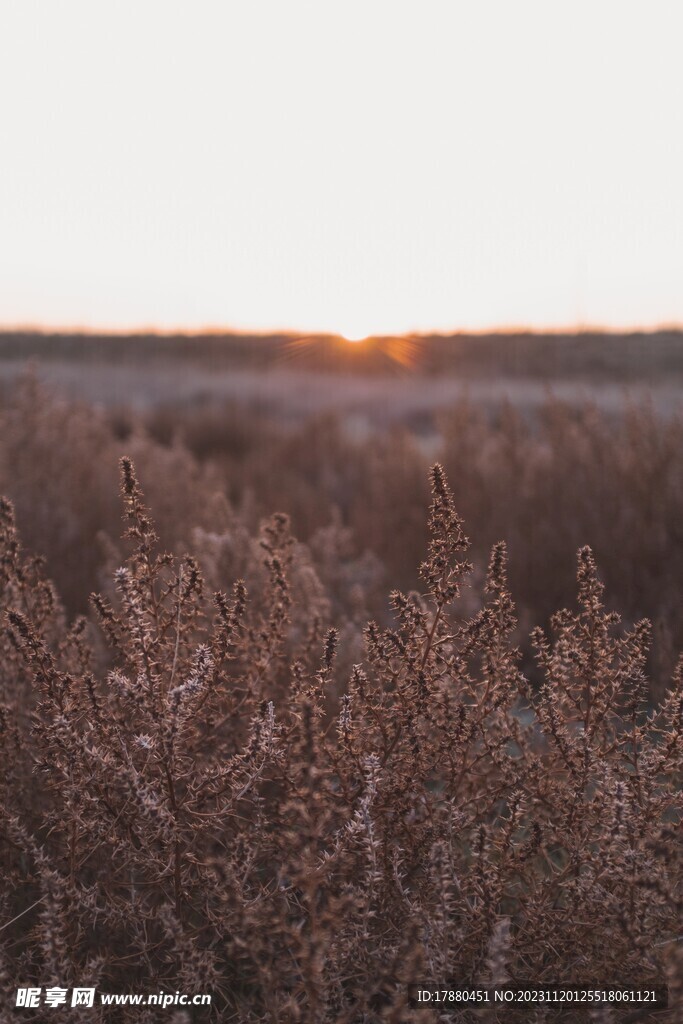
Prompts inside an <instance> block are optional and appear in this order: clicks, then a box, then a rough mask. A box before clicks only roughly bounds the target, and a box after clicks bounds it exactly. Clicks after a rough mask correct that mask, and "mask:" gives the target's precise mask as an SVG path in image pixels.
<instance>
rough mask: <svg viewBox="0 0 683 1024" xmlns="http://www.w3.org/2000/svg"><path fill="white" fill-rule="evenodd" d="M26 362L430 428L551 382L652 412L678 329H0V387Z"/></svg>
mask: <svg viewBox="0 0 683 1024" xmlns="http://www.w3.org/2000/svg"><path fill="white" fill-rule="evenodd" d="M29 361H31V362H32V364H33V365H34V367H35V370H36V373H37V375H38V377H39V378H40V379H42V380H44V381H46V382H49V383H52V384H54V385H56V386H57V387H58V389H59V390H60V391H61V392H63V393H64V394H66V395H68V396H69V397H71V398H76V399H83V400H86V401H89V402H95V403H100V404H103V405H105V406H108V407H117V406H122V405H125V406H131V407H135V408H138V409H141V410H144V409H150V408H153V407H161V406H169V405H171V406H177V407H182V408H193V407H197V406H206V405H211V406H215V407H221V406H225V405H233V404H234V403H236V402H239V404H240V405H244V406H247V407H249V408H250V409H251V410H252V411H255V412H257V413H258V414H260V415H261V416H263V417H265V418H268V419H277V420H282V421H293V422H300V421H301V420H302V419H305V418H307V417H309V416H311V415H318V414H320V413H322V412H335V413H337V414H340V415H341V416H342V417H343V419H344V420H345V422H346V424H347V426H349V427H350V428H351V429H352V430H361V431H363V430H366V429H368V428H373V427H377V426H384V425H387V424H390V423H393V422H402V423H406V424H408V425H410V426H411V427H412V428H413V429H414V430H415V431H416V432H417V433H430V431H431V425H432V417H433V414H434V413H435V411H436V410H439V409H442V408H446V407H448V406H450V405H452V404H453V403H454V402H456V401H459V400H460V399H461V398H462V396H463V394H466V395H467V396H468V398H469V399H470V400H471V401H473V402H475V403H476V404H478V405H480V406H483V407H487V406H491V407H493V406H495V405H496V404H498V403H499V402H500V400H501V399H502V398H506V399H508V400H510V401H511V402H512V403H513V404H514V405H515V406H516V407H517V408H520V409H522V410H524V409H527V408H530V409H533V408H535V407H537V406H538V405H539V404H542V403H543V402H544V401H545V399H546V397H547V395H548V392H549V391H551V392H552V394H553V395H554V396H555V397H557V398H561V399H563V400H567V401H570V402H577V401H584V400H591V401H594V402H596V404H598V405H599V406H600V407H601V408H603V409H604V410H606V411H608V412H611V411H614V410H617V409H619V408H620V407H621V406H622V405H623V402H624V398H625V396H629V395H630V396H631V397H632V398H637V399H640V398H642V397H644V395H645V394H647V395H648V396H651V397H652V399H653V402H654V404H655V406H656V408H658V409H659V410H661V411H662V412H669V411H671V410H672V409H674V408H676V407H677V405H678V403H679V400H680V395H681V385H683V334H681V333H680V332H675V331H670V332H660V333H656V334H630V335H596V334H577V335H530V334H518V335H517V334H514V335H513V334H510V335H486V336H473V335H455V336H452V337H419V338H418V337H415V338H410V339H388V338H378V339H370V340H368V341H365V342H361V343H360V344H350V343H348V342H346V341H344V340H343V339H340V338H332V337H319V338H316V337H306V338H296V337H288V336H286V335H272V336H243V335H227V334H226V335H203V336H180V335H179V336H160V335H131V336H118V335H117V336H104V335H82V334H81V335H79V334H71V335H66V334H52V335H48V334H45V335H41V334H28V333H26V334H21V333H5V334H0V385H3V386H4V387H5V388H7V387H8V386H10V387H11V383H12V381H13V380H15V379H16V378H17V376H18V375H21V374H22V373H24V372H25V369H26V365H27V363H28V362H29Z"/></svg>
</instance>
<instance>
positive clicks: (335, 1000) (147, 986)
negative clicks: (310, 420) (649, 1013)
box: [0, 459, 683, 1024]
mask: <svg viewBox="0 0 683 1024" xmlns="http://www.w3.org/2000/svg"><path fill="white" fill-rule="evenodd" d="M121 471H122V493H123V501H124V512H125V518H126V522H127V531H126V536H127V538H128V542H129V544H130V545H131V551H130V554H129V557H128V558H127V559H126V561H125V563H124V565H123V566H122V567H121V568H119V569H117V570H116V572H115V574H114V585H115V590H113V591H112V592H111V595H107V594H99V595H93V597H92V605H93V618H92V620H86V619H85V618H79V619H77V620H76V621H75V622H73V623H72V624H68V623H67V622H66V617H65V615H64V612H63V610H62V608H61V606H60V603H59V600H58V598H57V596H56V594H55V592H54V588H53V587H52V586H51V584H49V583H48V582H46V581H45V580H44V579H43V578H42V570H41V566H40V565H39V564H38V563H36V562H35V560H30V559H27V558H26V557H25V556H24V555H23V554H22V552H21V550H20V548H19V545H18V541H17V535H16V529H15V525H14V519H13V511H12V508H11V506H10V504H9V503H8V502H4V503H3V504H2V506H1V509H0V516H1V523H0V594H1V595H2V603H3V621H4V631H3V634H2V661H1V662H0V679H1V681H2V708H1V718H0V724H1V725H2V733H1V738H2V744H3V751H2V756H3V760H4V763H5V764H7V765H8V766H9V772H8V774H7V778H6V780H5V786H4V790H3V793H2V799H3V808H2V815H3V816H2V839H3V847H2V848H3V861H4V864H3V867H4V881H3V883H2V884H3V890H2V907H3V918H2V921H1V922H0V927H2V932H1V933H0V937H1V938H2V940H3V942H4V965H5V967H4V970H5V978H6V981H7V987H8V989H9V990H10V993H11V992H12V990H13V987H16V985H19V984H21V985H29V984H36V985H42V986H46V985H51V984H61V985H64V986H76V985H87V984H92V985H96V986H97V987H98V988H99V989H100V990H101V991H104V992H132V991H141V992H155V991H158V990H159V989H162V990H166V991H170V992H175V991H176V990H181V991H185V992H189V993H193V992H203V991H206V992H210V993H211V994H212V995H213V1007H212V1009H211V1011H208V1012H210V1014H212V1015H213V1016H214V1017H215V1019H220V1020H225V1021H230V1020H231V1021H244V1022H254V1024H255V1022H260V1021H269V1022H275V1021H285V1022H287V1021H292V1022H294V1021H306V1022H311V1024H312V1022H327V1021H335V1022H339V1024H341V1022H348V1024H351V1022H355V1021H358V1022H374V1021H394V1022H399V1021H422V1020H424V1021H429V1020H437V1019H439V1018H438V1015H437V1014H436V1012H435V1011H433V1010H431V1009H413V1008H411V1007H410V1006H409V1003H408V987H409V986H410V985H411V984H413V983H417V982H431V983H434V984H443V983H444V982H447V981H455V980H458V981H460V982H462V981H468V982H472V983H474V982H480V983H484V982H502V981H505V980H512V981H514V980H533V981H534V982H538V983H547V982H563V983H573V982H574V983H585V982H590V983H594V984H595V985H606V984H614V983H622V984H628V985H633V984H636V983H638V984H643V985H645V984H648V985H649V984H652V983H654V982H657V981H663V980H665V979H666V978H668V979H669V980H670V982H671V986H672V998H673V1000H674V1002H675V1000H676V998H677V996H676V992H677V986H679V987H680V984H681V964H680V955H679V951H680V946H679V940H680V930H681V928H680V921H681V910H682V895H681V877H682V874H681V852H682V851H681V844H680V820H681V809H682V808H681V785H680V784H681V770H682V768H683V735H682V733H683V674H682V672H681V670H680V669H679V670H678V671H677V673H676V675H675V678H674V680H673V685H672V687H671V689H670V691H669V692H668V693H667V695H666V696H665V699H664V700H663V701H662V702H661V703H660V705H658V706H657V707H656V708H651V707H650V706H649V705H648V699H647V694H648V681H647V678H646V675H645V668H644V667H645V663H646V657H647V653H648V647H649V644H650V629H649V625H648V623H646V622H644V621H643V622H639V623H637V624H636V625H635V626H634V627H633V628H631V629H628V630H623V629H620V623H619V618H618V616H616V615H615V614H614V613H610V612H607V611H606V610H605V607H604V605H603V597H602V585H601V583H600V581H599V578H598V574H597V570H596V566H595V563H594V560H593V556H592V553H591V551H590V550H589V549H588V548H583V549H582V550H581V551H580V552H579V557H578V607H577V610H576V611H573V612H572V611H568V610H564V611H561V612H559V613H558V614H557V615H555V616H554V618H553V620H552V629H551V632H550V633H549V634H548V635H546V634H544V633H543V632H542V631H540V630H536V631H535V632H534V633H533V636H532V642H533V644H534V647H535V650H536V654H537V663H538V673H539V675H540V678H541V684H540V686H538V685H534V686H532V685H531V683H530V682H529V681H528V679H527V678H526V676H525V675H524V674H523V673H522V672H521V670H520V652H519V650H518V649H517V647H516V646H515V642H514V636H515V629H516V622H515V612H514V605H513V601H512V598H511V596H510V593H509V589H508V584H507V570H506V549H505V545H504V544H502V543H500V544H497V545H496V546H495V547H494V548H493V551H492V553H491V557H490V561H489V566H488V572H487V574H486V580H485V585H484V587H483V593H482V595H481V597H480V598H478V599H477V600H476V601H474V600H473V598H472V596H471V595H469V594H466V593H464V591H465V588H467V587H468V581H469V580H470V578H471V574H472V566H471V565H470V563H469V562H468V560H467V552H468V548H469V541H468V539H467V537H466V536H465V533H464V526H463V523H462V521H461V520H460V518H459V516H458V515H457V513H456V511H455V509H454V505H453V499H452V495H451V492H450V490H449V487H448V484H447V482H446V479H445V476H444V473H443V470H442V469H441V467H440V466H438V465H437V466H435V467H434V468H433V469H432V473H431V483H432V504H431V509H430V515H429V547H428V552H427V558H426V560H425V562H424V563H423V565H422V567H421V570H420V574H421V579H422V581H423V585H424V593H423V594H419V593H417V592H410V593H407V594H406V593H402V592H399V591H396V592H394V593H393V594H392V596H391V603H392V607H393V610H394V615H395V622H394V624H393V627H392V628H388V629H386V628H381V627H380V626H378V625H377V624H376V623H373V622H370V623H369V624H368V625H367V626H366V628H365V631H364V646H363V647H362V648H361V647H359V648H358V662H357V663H355V664H354V665H353V667H352V668H350V670H349V671H347V670H346V668H345V665H344V662H343V659H342V663H341V664H340V661H339V658H338V648H339V640H340V636H339V631H338V629H337V628H335V627H334V626H329V625H328V624H326V618H329V616H330V614H331V609H332V607H333V602H331V601H329V600H328V599H327V598H326V595H325V592H324V588H323V589H322V590H321V586H322V585H321V583H320V580H319V578H318V576H317V575H316V574H315V572H314V570H313V569H312V566H311V564H309V562H308V561H307V555H306V551H305V549H302V547H301V545H297V544H296V543H295V542H294V540H293V538H292V536H291V534H290V530H289V523H288V520H287V517H286V516H284V515H276V516H274V517H272V518H271V519H270V520H268V521H266V522H264V523H263V524H262V528H261V531H260V535H259V538H258V542H257V543H256V542H255V541H254V540H253V539H252V538H247V537H242V540H241V547H242V549H243V565H244V570H245V578H246V579H247V581H248V586H247V585H245V583H244V582H243V581H241V580H237V581H235V582H234V583H232V586H231V588H230V589H229V590H227V591H224V590H221V589H218V590H216V591H215V592H214V593H207V587H206V585H205V576H206V575H208V576H209V577H212V578H214V579H217V577H219V576H220V571H219V564H220V563H219V562H217V561H216V554H215V552H216V545H218V548H220V547H221V544H220V543H218V541H217V540H216V538H213V542H211V538H210V536H209V535H208V534H207V533H206V532H204V533H201V534H200V535H198V540H199V541H200V542H201V543H200V547H201V548H202V557H203V558H204V559H206V560H207V561H208V563H209V564H208V565H207V566H206V567H202V565H200V562H199V560H198V559H197V558H196V557H195V556H192V555H187V556H185V557H184V558H181V559H177V558H174V557H172V556H170V555H167V554H164V553H161V552H160V551H159V550H158V545H157V536H156V530H155V526H154V523H153V522H152V519H151V517H150V514H149V511H148V509H147V508H146V506H145V504H144V499H143V495H142V492H141V490H140V486H139V484H138V481H137V478H136V475H135V471H134V468H133V465H132V463H131V462H130V460H129V459H123V460H122V464H121ZM257 552H259V554H258V555H257ZM347 628H351V629H352V628H353V624H352V623H351V624H349V623H348V622H347V623H345V629H347ZM677 957H678V959H677ZM11 998H12V996H11V994H10V996H8V999H11ZM26 1012H27V1013H28V1011H26ZM60 1012H61V1011H59V1010H48V1011H46V1019H47V1014H49V1015H50V1017H51V1019H55V1020H56V1019H60V1018H59V1016H58V1015H59V1013H60ZM75 1012H78V1011H65V1016H64V1019H66V1017H67V1015H68V1014H69V1013H71V1014H73V1013H75ZM84 1012H85V1011H84ZM155 1012H156V1014H157V1016H155ZM629 1012H631V1013H632V1012H633V1011H632V1009H631V1010H630V1011H629V1010H620V1009H618V1010H615V1013H614V1018H613V1019H615V1020H620V1019H627V1018H628V1014H629ZM675 1012H676V1013H677V1014H678V1016H676V1017H672V1018H671V1019H676V1020H682V1019H683V1003H679V1004H678V1009H677V1010H676V1011H675ZM158 1013H159V1011H152V1010H146V1011H145V1010H142V1011H141V1010H140V1009H135V1010H134V1011H133V1010H131V1011H130V1014H131V1016H129V1017H128V1016H126V1015H125V1014H126V1011H123V1010H121V1009H120V1008H117V1009H115V1010H106V1009H104V1008H100V1009H99V1010H92V1011H88V1015H87V1019H88V1020H98V1019H99V1020H117V1021H119V1020H129V1019H130V1020H136V1021H141V1020H142V1021H145V1020H150V1021H152V1020H156V1019H159V1018H158ZM98 1014H99V1016H98ZM107 1014H111V1016H108V1015H107ZM145 1014H147V1016H145ZM619 1014H621V1016H619ZM31 1019H36V1020H37V1019H42V1018H41V1017H40V1016H39V1015H34V1016H33V1017H32V1018H31ZM72 1019H73V1018H72ZM83 1019H85V1017H84V1018H83ZM450 1019H460V1020H463V1021H464V1020H473V1019H475V1018H474V1017H473V1016H472V1015H471V1014H470V1015H469V1016H468V1011H464V1012H462V1013H461V1014H460V1017H458V1016H457V1015H456V1016H455V1018H450ZM489 1019H496V1018H495V1013H494V1012H493V1011H492V1012H491V1013H490V1014H489ZM505 1019H509V1020H514V1019H520V1020H521V1019H524V1020H526V1019H528V1011H527V1010H526V1009H525V1010H524V1012H523V1013H521V1014H520V1015H519V1017H518V1018H516V1017H515V1016H514V1011H513V1010H510V1009H509V1008H506V1010H505ZM538 1019H539V1020H542V1019H545V1018H544V1017H543V1015H542V1013H541V1014H540V1015H539V1016H538ZM547 1019H568V1020H580V1019H583V1018H582V1017H581V1013H580V1011H577V1009H576V1008H575V1007H574V1008H572V1009H571V1010H570V1011H569V1016H566V1015H565V1016H564V1017H563V1016H562V1013H561V1012H560V1013H559V1014H556V1015H555V1016H554V1017H551V1016H548V1018H547ZM586 1019H588V1018H586ZM602 1019H605V1020H607V1019H612V1018H610V1017H609V1014H607V1015H603V1018H602ZM631 1019H633V1018H631Z"/></svg>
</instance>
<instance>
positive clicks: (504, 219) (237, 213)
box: [0, 0, 683, 336]
mask: <svg viewBox="0 0 683 1024" xmlns="http://www.w3.org/2000/svg"><path fill="white" fill-rule="evenodd" d="M682 40H683V5H682V4H681V3H680V0H672V2H667V0H649V2H647V3H646V2H638V3H635V2H632V0H620V2H611V0H590V2H583V0H571V2H570V0H563V2H560V0H541V2H529V0H500V2H491V0H466V2H461V0H445V2H436V0H416V2H411V3H406V2H402V0H391V2H383V0H362V2H356V0H343V2H342V0H338V2H336V3H331V2H328V0H311V2H301V0H274V2H265V0H242V2H236V0H219V2H211V0H191V2H190V0H188V2H173V0H135V2H129V0H115V2H114V0H107V2H106V3H105V2H103V0H39V2H36V0H0V155H1V158H2V164H1V169H0V324H4V325H16V324H42V325H46V326H62V327H64V326H74V325H81V326H86V327H88V326H89V327H112V328H126V327H138V326H156V327H159V328H162V329H163V328H173V327H184V328H201V327H204V326H228V327H229V326H233V327H237V328H255V329H263V330H267V329H270V328H290V329H293V330H314V331H317V330H320V331H331V332H340V333H346V334H348V335H351V336H358V335H364V334H369V333H390V332H400V331H409V330H429V329H442V330H450V329H458V328H486V327H490V326H508V325H531V326H536V327H543V326H572V325H576V324H586V323H591V324H601V325H607V326H614V327H619V326H636V325H638V326H652V325H655V324H662V323H671V322H679V323H683V115H682V110H683V61H682V60H681V46H682Z"/></svg>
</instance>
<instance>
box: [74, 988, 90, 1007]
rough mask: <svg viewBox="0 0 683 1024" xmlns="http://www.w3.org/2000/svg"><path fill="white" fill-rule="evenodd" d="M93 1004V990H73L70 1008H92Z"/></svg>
mask: <svg viewBox="0 0 683 1024" xmlns="http://www.w3.org/2000/svg"><path fill="white" fill-rule="evenodd" d="M94 1003H95V989H94V988H75V989H74V990H73V992H72V993H71V1005H72V1006H93V1005H94Z"/></svg>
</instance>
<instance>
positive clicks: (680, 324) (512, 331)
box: [0, 320, 683, 341]
mask: <svg viewBox="0 0 683 1024" xmlns="http://www.w3.org/2000/svg"><path fill="white" fill-rule="evenodd" d="M662 333H683V320H682V321H661V322H656V323H650V324H605V323H600V322H598V323H592V322H577V323H574V324H566V325H561V326H558V325H557V324H550V325H543V324H530V323H527V324H504V325H501V324H492V325H490V326H487V327H451V328H414V329H409V330H405V331H386V332H383V333H382V332H372V333H370V334H368V335H366V336H365V337H364V338H363V339H361V340H365V341H369V340H371V339H373V338H411V337H412V338H415V337H421V338H430V337H442V338H450V337H463V336H471V337H485V336H489V335H500V336H502V337H504V336H506V335H511V336H512V335H519V334H529V335H550V336H553V335H556V336H558V337H560V336H563V335H581V334H604V335H605V336H607V337H609V336H611V335H619V334H662ZM3 334H42V335H44V336H46V337H49V336H54V335H65V334H71V335H78V336H82V337H98V336H104V337H112V338H114V337H121V338H124V337H131V336H143V337H159V338H163V337H175V336H178V335H180V336H183V337H197V338H200V337H211V336H215V337H220V336H228V337H230V336H241V337H244V336H247V337H255V338H259V337H261V338H267V337H273V336H277V335H283V336H285V337H308V338H344V337H345V335H344V334H343V333H340V332H338V331H333V330H329V329H325V330H314V329H298V328H295V327H247V326H238V325H216V324H205V325H202V326H200V327H196V326H187V325H177V326H173V327H167V326H163V327H162V326H157V325H154V324H133V325H127V326H121V327H119V326H113V325H109V326H104V325H97V324H45V323H30V322H29V323H18V324H17V323H10V324H3V323H0V335H3Z"/></svg>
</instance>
